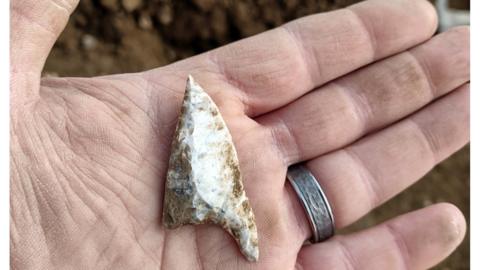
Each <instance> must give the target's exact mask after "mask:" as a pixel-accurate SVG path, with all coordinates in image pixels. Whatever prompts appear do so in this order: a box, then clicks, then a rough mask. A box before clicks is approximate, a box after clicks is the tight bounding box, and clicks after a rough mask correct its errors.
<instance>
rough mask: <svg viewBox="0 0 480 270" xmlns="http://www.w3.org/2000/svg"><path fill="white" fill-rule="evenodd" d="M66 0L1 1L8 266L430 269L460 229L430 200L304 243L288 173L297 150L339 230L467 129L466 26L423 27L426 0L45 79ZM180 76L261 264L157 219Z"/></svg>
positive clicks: (451, 209)
mask: <svg viewBox="0 0 480 270" xmlns="http://www.w3.org/2000/svg"><path fill="white" fill-rule="evenodd" d="M76 4H77V2H76V1H73V0H63V1H62V0H56V1H53V0H23V1H20V0H14V1H12V3H11V27H12V31H11V54H10V57H11V131H10V132H11V172H10V173H11V179H10V186H11V196H10V198H11V219H10V225H11V226H10V228H11V235H10V236H11V237H10V244H11V266H12V269H294V268H295V269H305V270H310V269H426V268H429V267H431V266H433V265H435V264H437V263H438V262H440V261H441V260H443V259H444V258H445V257H447V256H448V255H449V254H450V253H451V252H452V251H453V250H454V249H455V248H456V247H457V246H458V244H459V243H460V242H461V240H462V239H463V237H464V234H465V228H466V225H465V220H464V217H463V215H462V213H461V212H460V211H459V210H458V209H457V208H456V207H455V206H452V205H450V204H446V203H443V204H437V205H433V206H429V207H426V208H424V209H420V210H417V211H414V212H411V213H407V214H404V215H402V216H399V217H397V218H394V219H392V220H389V221H386V222H385V223H383V224H379V225H377V226H374V227H372V228H369V229H367V230H365V231H361V232H358V233H354V234H349V235H338V236H335V237H333V238H331V239H330V240H328V241H325V242H323V243H319V244H314V245H309V246H302V244H303V242H304V241H305V240H306V239H308V238H309V237H310V236H311V232H310V228H309V225H308V223H307V219H306V217H305V215H304V211H303V209H302V208H301V206H300V204H299V202H298V199H297V197H296V195H295V194H294V193H293V192H292V189H291V187H290V186H289V185H288V184H286V182H285V175H286V170H287V167H288V165H290V164H294V163H297V162H302V161H304V162H306V165H307V166H308V168H309V169H310V170H311V171H312V172H313V174H314V175H315V176H316V178H317V179H318V180H319V182H320V184H321V186H322V187H323V188H324V191H325V193H326V195H327V197H328V198H329V200H330V202H331V205H332V208H333V213H334V215H335V219H336V221H337V223H336V225H337V227H338V228H342V227H345V226H347V225H349V224H351V223H352V222H354V221H355V220H357V219H359V218H360V217H361V216H363V215H365V214H367V213H368V212H369V211H371V210H372V209H373V208H374V207H376V206H378V205H380V204H382V203H383V202H385V201H386V200H388V199H389V198H391V197H392V196H394V195H395V194H397V193H399V192H400V191H402V190H403V189H404V188H406V187H407V186H409V185H411V184H412V183H414V182H415V181H417V180H418V179H419V178H420V177H421V176H422V175H424V174H425V173H427V172H428V171H429V170H430V169H431V168H432V167H433V166H434V165H435V164H437V163H438V162H440V161H441V160H443V159H445V158H446V157H448V156H449V155H451V154H452V153H454V152H455V151H457V150H458V149H459V148H461V147H462V146H463V145H465V144H466V143H467V142H468V140H469V76H470V74H469V29H468V28H467V27H462V28H455V29H452V30H450V31H448V32H446V33H443V34H440V35H438V36H435V37H432V35H433V34H434V32H435V29H436V26H437V18H436V14H435V11H434V9H433V7H432V6H430V4H429V3H427V2H426V1H420V0H418V1H407V0H394V1H393V0H392V1H382V0H376V1H375V0H373V1H367V2H363V3H361V4H358V5H355V6H352V7H350V8H348V9H344V10H339V11H334V12H331V13H324V14H318V15H313V16H309V17H305V18H301V19H299V20H296V21H293V22H291V23H288V24H286V25H284V26H282V27H280V28H277V29H274V30H271V31H268V32H265V33H262V34H260V35H257V36H254V37H251V38H248V39H245V40H242V41H239V42H235V43H233V44H231V45H228V46H225V47H222V48H219V49H216V50H213V51H210V52H207V53H204V54H201V55H198V56H195V57H192V58H190V59H187V60H183V61H180V62H177V63H174V64H172V65H168V66H165V67H161V68H158V69H154V70H150V71H145V72H140V73H134V74H120V75H113V76H105V77H95V78H41V75H40V74H41V70H42V68H43V65H44V62H45V59H46V57H47V55H48V53H49V50H50V49H51V47H52V46H53V43H54V42H55V40H56V38H57V37H58V35H59V33H60V32H61V30H62V29H63V28H64V26H65V24H66V22H67V20H68V17H69V14H70V13H71V12H72V11H73V9H74V7H75V6H76ZM188 74H192V75H193V76H194V77H195V78H196V79H197V81H198V82H199V83H200V84H201V85H203V86H204V88H205V89H207V91H208V92H209V94H210V95H211V96H212V98H213V100H214V101H215V102H216V103H217V105H218V106H219V108H220V110H221V112H222V115H223V116H224V119H225V121H226V123H227V125H228V126H229V129H230V131H231V133H232V136H233V137H234V142H235V145H236V147H237V151H238V155H239V159H240V163H241V169H242V173H243V176H244V184H245V188H246V192H247V195H248V196H249V198H250V202H251V204H252V208H253V210H254V213H255V215H256V222H257V226H258V230H259V242H260V260H259V262H257V263H249V262H247V261H246V260H245V259H244V258H243V257H242V256H241V254H240V252H239V250H238V248H237V246H236V244H235V242H234V241H233V240H232V238H231V237H230V236H228V235H227V234H226V233H225V232H223V231H222V230H221V229H220V228H218V227H216V226H208V225H202V226H195V227H194V226H186V227H182V228H180V229H177V230H166V229H165V228H164V227H163V226H162V224H161V209H162V199H163V198H162V197H163V182H164V180H165V173H166V168H167V165H168V164H167V163H168V157H169V151H170V142H171V138H172V135H173V131H174V127H175V124H176V121H177V117H178V114H179V109H180V105H181V100H182V97H183V92H184V87H185V79H186V77H187V75H188ZM452 181H455V179H452Z"/></svg>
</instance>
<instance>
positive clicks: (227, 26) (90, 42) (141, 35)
mask: <svg viewBox="0 0 480 270" xmlns="http://www.w3.org/2000/svg"><path fill="white" fill-rule="evenodd" d="M354 2H359V1H358V0H284V1H273V0H261V1H260V0H259V1H253V0H240V1H233V0H219V1H214V0H192V1H173V0H150V1H146V0H82V1H80V4H79V6H78V8H77V10H76V11H75V12H74V14H73V15H72V18H71V20H70V22H69V24H68V26H67V27H66V29H65V31H64V32H63V34H62V35H61V36H60V38H59V40H58V41H57V43H56V44H55V46H54V48H53V50H52V52H51V54H50V56H49V58H48V59H47V63H46V67H45V71H44V74H45V75H53V76H96V75H104V74H112V73H124V72H136V71H141V70H145V69H150V68H154V67H158V66H162V65H166V64H168V63H171V62H174V61H177V60H180V59H183V58H186V57H189V56H192V55H194V54H197V53H200V52H203V51H206V50H209V49H212V48H215V47H218V46H221V45H223V44H227V43H230V42H232V41H235V40H238V39H241V38H243V37H247V36H250V35H253V34H256V33H259V32H262V31H265V30H267V29H270V28H273V27H275V26H278V25H280V24H282V23H284V22H286V21H289V20H292V19H295V18H298V17H301V16H304V15H308V14H313V13H317V12H323V11H327V10H332V9H336V8H340V7H343V6H346V5H349V4H352V3H354ZM452 6H455V7H459V8H469V4H468V1H465V0H457V1H454V3H453V4H452ZM469 199H470V198H469V148H468V147H467V148H464V149H463V150H461V151H460V152H459V153H457V154H456V155H454V156H453V157H451V158H450V159H448V160H447V161H445V162H443V163H442V164H440V165H439V166H437V167H436V168H435V169H434V170H433V171H432V172H431V173H429V174H428V175H427V176H426V177H424V179H423V180H421V181H420V182H419V183H417V184H415V185H414V186H412V187H411V188H409V189H408V190H406V191H405V192H403V193H401V194H400V195H398V196H397V197H396V198H394V199H393V200H391V201H390V202H388V203H387V204H385V205H383V206H382V207H380V208H378V209H376V210H375V211H373V212H372V213H371V214H369V215H368V216H366V217H364V218H363V219H362V220H360V221H359V222H357V223H356V224H354V225H352V226H351V227H350V228H347V229H346V230H342V232H350V231H354V230H359V229H362V228H366V227H368V226H371V225H374V224H377V223H379V222H381V221H383V220H386V219H388V218H391V217H394V216H396V215H399V214H402V213H405V212H408V211H411V210H414V209H418V208H421V207H424V206H427V205H430V204H432V203H436V202H443V201H446V202H451V203H454V204H455V205H457V206H458V207H459V208H460V209H461V210H462V211H463V213H464V214H465V215H466V217H467V221H468V220H469V213H470V208H469ZM469 258H470V253H469V240H468V236H467V238H466V240H465V241H464V242H463V244H462V245H461V246H460V248H459V249H458V250H457V251H455V252H454V253H453V254H452V255H451V256H450V257H449V258H448V259H447V260H446V261H444V262H443V263H442V264H441V265H439V266H437V267H436V268H435V269H469Z"/></svg>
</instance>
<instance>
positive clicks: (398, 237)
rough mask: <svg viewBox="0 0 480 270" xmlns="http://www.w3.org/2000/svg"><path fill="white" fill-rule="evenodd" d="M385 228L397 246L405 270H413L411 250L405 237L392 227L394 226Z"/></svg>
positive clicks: (388, 225)
mask: <svg viewBox="0 0 480 270" xmlns="http://www.w3.org/2000/svg"><path fill="white" fill-rule="evenodd" d="M385 228H386V229H387V231H388V233H389V234H390V235H391V236H392V237H393V240H394V242H395V245H396V246H397V249H398V252H400V258H401V260H402V264H403V268H404V269H413V268H411V266H412V262H411V255H410V250H409V249H408V245H407V242H406V241H405V238H404V237H403V235H402V234H401V233H400V232H399V231H398V230H397V229H395V227H393V226H392V224H388V223H386V224H385Z"/></svg>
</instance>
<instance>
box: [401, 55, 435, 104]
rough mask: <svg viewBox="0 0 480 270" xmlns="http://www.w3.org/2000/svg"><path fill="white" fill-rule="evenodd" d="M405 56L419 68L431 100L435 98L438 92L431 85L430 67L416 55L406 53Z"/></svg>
mask: <svg viewBox="0 0 480 270" xmlns="http://www.w3.org/2000/svg"><path fill="white" fill-rule="evenodd" d="M405 54H406V55H408V56H410V58H412V60H413V62H414V63H416V64H417V65H418V66H419V68H420V72H421V73H423V76H424V78H426V80H427V83H428V85H429V89H428V90H429V91H430V95H431V99H434V98H436V97H437V94H436V93H438V90H437V87H436V86H435V85H434V84H433V80H432V73H431V72H430V67H429V66H428V64H427V62H426V61H425V60H423V59H422V57H421V56H420V55H416V54H414V53H413V52H411V51H407V52H406V53H405Z"/></svg>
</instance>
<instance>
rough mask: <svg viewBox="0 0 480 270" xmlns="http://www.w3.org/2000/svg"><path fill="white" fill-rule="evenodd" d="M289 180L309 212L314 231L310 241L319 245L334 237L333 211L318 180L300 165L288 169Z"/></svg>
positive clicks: (309, 219)
mask: <svg viewBox="0 0 480 270" xmlns="http://www.w3.org/2000/svg"><path fill="white" fill-rule="evenodd" d="M287 178H288V180H289V182H290V184H291V185H292V187H293V189H294V190H295V192H296V193H297V195H298V197H299V198H300V202H301V203H302V205H303V208H305V212H307V216H308V221H309V223H310V226H311V227H312V231H313V236H312V239H311V240H310V241H311V242H313V243H318V242H321V241H324V240H326V239H328V238H330V237H332V236H333V234H334V232H335V222H334V219H333V214H332V209H331V208H330V204H329V203H328V200H327V197H326V196H325V194H324V193H323V190H322V188H321V187H320V184H318V181H317V179H315V177H314V176H313V174H312V173H311V172H310V171H309V170H308V169H307V168H306V167H305V166H303V165H300V164H297V165H292V166H290V167H289V168H288V171H287Z"/></svg>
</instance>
